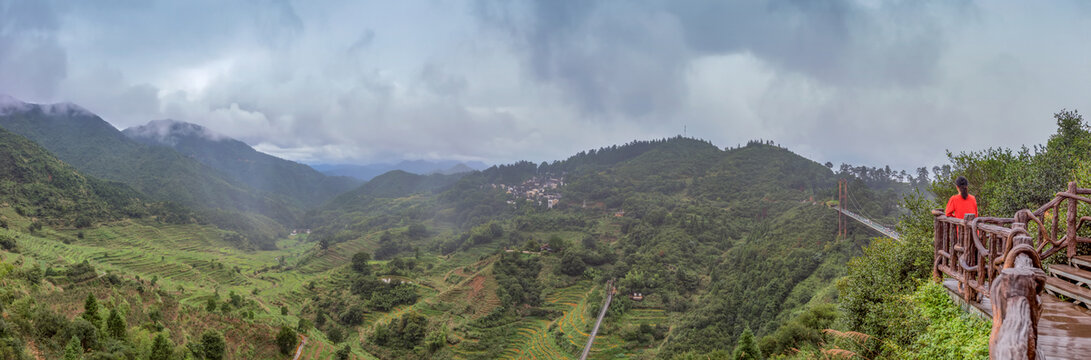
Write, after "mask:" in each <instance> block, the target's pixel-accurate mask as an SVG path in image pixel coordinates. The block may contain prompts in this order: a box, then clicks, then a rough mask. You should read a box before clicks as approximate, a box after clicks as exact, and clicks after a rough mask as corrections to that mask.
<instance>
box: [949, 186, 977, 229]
mask: <svg viewBox="0 0 1091 360" xmlns="http://www.w3.org/2000/svg"><path fill="white" fill-rule="evenodd" d="M969 185H970V181H969V180H966V178H965V177H963V176H959V177H958V179H955V188H958V194H955V195H952V196H951V198H950V199H947V210H945V211H944V212H943V213H944V215H947V216H950V217H953V218H958V219H964V218H966V214H974V215H975V216H976V215H977V199H976V198H974V196H973V195H970V193H969V192H968V191H967V190H966V188H967V186H969Z"/></svg>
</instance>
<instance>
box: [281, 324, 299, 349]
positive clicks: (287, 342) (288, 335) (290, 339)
mask: <svg viewBox="0 0 1091 360" xmlns="http://www.w3.org/2000/svg"><path fill="white" fill-rule="evenodd" d="M276 344H277V347H278V348H280V353H281V354H284V355H289V354H291V353H292V350H295V346H296V345H297V344H299V338H297V337H296V334H295V330H292V328H290V327H287V326H281V327H280V332H278V333H277V337H276Z"/></svg>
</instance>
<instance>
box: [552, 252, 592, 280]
mask: <svg viewBox="0 0 1091 360" xmlns="http://www.w3.org/2000/svg"><path fill="white" fill-rule="evenodd" d="M586 269H587V264H585V263H584V262H583V258H582V257H580V256H579V255H577V254H576V252H575V251H572V250H565V251H564V254H563V255H561V266H560V267H558V268H557V270H558V271H559V272H560V273H562V274H565V275H569V276H579V275H583V272H584V270H586Z"/></svg>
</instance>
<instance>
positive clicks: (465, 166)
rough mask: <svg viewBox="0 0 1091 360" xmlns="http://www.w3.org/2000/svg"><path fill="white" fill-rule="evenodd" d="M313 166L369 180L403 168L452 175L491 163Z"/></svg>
mask: <svg viewBox="0 0 1091 360" xmlns="http://www.w3.org/2000/svg"><path fill="white" fill-rule="evenodd" d="M311 167H313V168H314V169H315V170H318V171H320V172H322V173H323V174H326V175H332V176H350V177H354V178H356V179H360V180H363V181H368V180H371V179H372V178H374V177H376V176H379V175H382V174H385V173H387V172H390V171H394V170H401V171H405V172H410V173H414V174H417V175H428V174H444V175H451V174H458V173H466V172H471V171H474V170H485V169H486V168H488V167H489V165H487V164H485V163H483V162H480V161H467V162H460V161H456V160H437V161H429V160H405V161H401V162H398V163H394V164H369V165H354V164H315V165H311Z"/></svg>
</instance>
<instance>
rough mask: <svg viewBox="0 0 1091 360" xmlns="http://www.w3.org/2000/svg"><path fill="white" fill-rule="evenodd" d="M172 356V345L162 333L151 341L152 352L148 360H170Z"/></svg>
mask: <svg viewBox="0 0 1091 360" xmlns="http://www.w3.org/2000/svg"><path fill="white" fill-rule="evenodd" d="M173 356H174V344H171V342H170V339H168V338H167V336H166V335H164V334H163V333H159V335H156V336H155V340H153V341H152V351H151V354H150V355H149V356H148V360H170V358H171V357H173Z"/></svg>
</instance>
